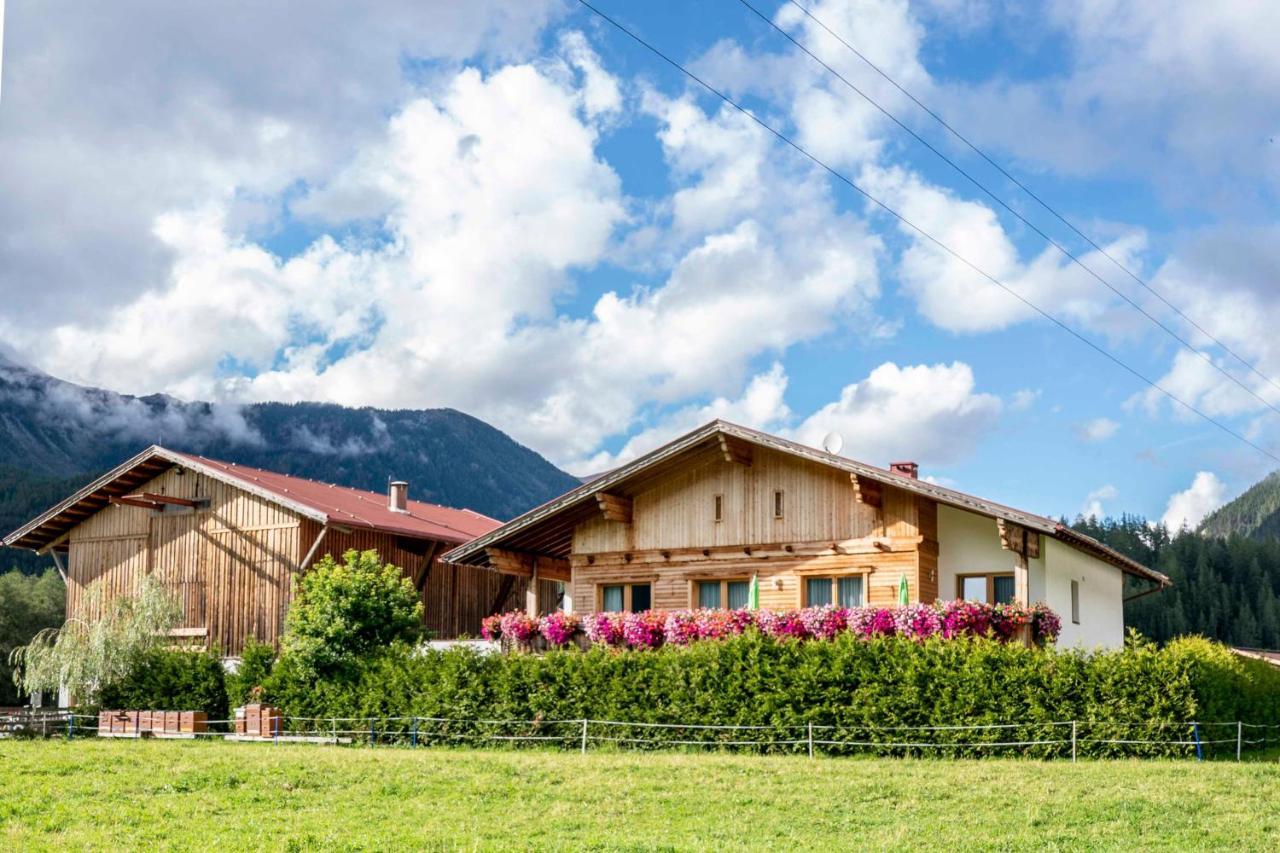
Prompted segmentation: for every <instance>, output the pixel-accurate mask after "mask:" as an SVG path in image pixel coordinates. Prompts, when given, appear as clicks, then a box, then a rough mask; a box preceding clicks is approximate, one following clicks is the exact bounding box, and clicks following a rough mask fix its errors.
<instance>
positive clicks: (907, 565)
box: [573, 447, 938, 612]
mask: <svg viewBox="0 0 1280 853" xmlns="http://www.w3.org/2000/svg"><path fill="white" fill-rule="evenodd" d="M779 489H780V490H782V492H783V495H784V497H783V503H784V506H783V517H782V518H780V519H779V518H775V517H774V512H773V495H774V492H775V491H776V490H779ZM716 495H721V496H723V497H722V500H723V517H722V520H721V521H719V522H717V521H716V520H715V515H714V513H715V496H716ZM625 496H626V497H630V498H631V499H632V506H633V517H632V524H630V525H627V524H624V523H621V522H617V521H608V520H605V519H604V518H603V517H600V518H594V519H591V520H589V521H586V522H584V523H582V524H580V525H579V526H578V528H577V529H576V530H575V531H574V547H573V553H574V556H575V559H574V569H573V573H574V575H573V578H574V579H573V601H574V607H575V609H577V610H579V611H581V612H587V611H591V610H595V609H596V608H597V607H598V606H599V602H598V588H599V586H600V585H601V584H606V583H646V582H647V583H651V584H652V585H653V602H654V607H658V608H682V607H690V606H692V604H693V603H694V600H695V599H694V598H693V582H694V581H696V580H709V579H724V580H734V579H746V578H749V577H750V576H751V575H752V574H753V573H756V572H758V573H759V575H760V578H761V587H760V598H761V600H760V604H761V606H762V607H766V608H778V609H785V608H794V607H799V606H801V604H802V598H803V593H802V587H803V580H804V578H805V577H806V576H808V575H812V574H823V575H830V576H836V575H841V574H864V575H866V576H867V586H866V590H867V593H866V594H867V598H868V602H869V603H871V604H892V603H894V602H896V601H897V600H898V585H899V582H900V580H901V578H902V576H903V575H905V576H906V578H907V584H908V588H909V591H910V597H911V600H913V601H917V600H923V601H933V600H934V599H935V598H936V597H937V594H938V590H937V535H938V533H937V506H936V504H934V502H932V501H929V500H925V499H922V498H918V497H917V496H916V495H914V494H912V493H910V492H906V491H903V490H901V489H896V488H894V487H892V486H884V487H883V489H882V490H881V507H880V508H876V507H872V506H870V505H868V504H863V503H860V502H858V500H857V497H856V492H855V490H854V488H853V484H852V482H851V480H850V478H849V475H848V473H846V472H843V471H839V470H836V469H832V468H829V467H827V466H825V465H820V464H817V463H814V462H810V461H809V460H804V459H797V458H795V457H792V456H790V455H788V454H783V453H778V452H775V451H770V450H768V449H764V448H759V447H757V448H754V458H753V460H752V464H751V465H750V466H745V465H740V464H736V463H732V462H726V461H724V459H723V458H721V457H715V456H712V457H702V458H701V459H700V460H699V461H697V462H695V463H693V464H691V466H690V467H689V468H687V469H683V470H679V471H676V472H673V473H672V474H670V475H667V476H665V477H661V478H659V479H657V480H656V481H654V482H650V483H648V484H646V485H645V486H644V487H643V489H642V490H641V491H638V492H637V493H635V494H629V495H625ZM868 537H889V538H892V539H893V540H894V546H893V547H894V550H892V551H888V552H885V551H880V552H875V553H866V554H848V555H823V556H807V557H799V556H796V557H790V556H785V557H779V556H777V555H776V554H774V555H770V556H768V557H764V556H759V555H757V556H756V557H751V556H747V555H745V554H744V556H743V558H742V559H740V560H738V559H731V560H727V559H724V558H723V556H722V555H718V556H717V557H716V558H711V557H708V558H707V559H704V560H692V561H690V560H686V559H679V560H670V561H666V562H656V563H655V562H653V561H652V555H653V554H654V553H655V552H656V553H658V554H659V555H660V554H661V553H662V552H663V551H675V550H679V549H686V550H687V549H691V548H692V549H698V548H724V547H728V546H739V545H741V546H744V547H754V546H769V545H774V546H777V545H786V544H789V543H823V542H829V543H835V542H842V541H844V540H848V539H867V538H868ZM916 542H920V543H921V545H922V546H923V547H922V548H921V549H920V550H917V548H916V547H915V543H916ZM930 543H931V544H930ZM925 552H928V553H927V554H926V553H925ZM627 554H631V555H633V556H634V555H638V554H646V555H649V556H650V559H646V560H643V561H641V560H635V561H632V562H628V561H627V560H626V555H627ZM585 555H593V556H594V557H595V558H596V560H595V561H594V562H593V563H591V564H585V563H584V561H583V560H581V559H578V558H579V557H582V556H585ZM922 561H924V563H922ZM922 565H925V566H926V569H927V570H926V571H925V572H924V573H923V574H922V573H921V571H920V568H921V566H922Z"/></svg>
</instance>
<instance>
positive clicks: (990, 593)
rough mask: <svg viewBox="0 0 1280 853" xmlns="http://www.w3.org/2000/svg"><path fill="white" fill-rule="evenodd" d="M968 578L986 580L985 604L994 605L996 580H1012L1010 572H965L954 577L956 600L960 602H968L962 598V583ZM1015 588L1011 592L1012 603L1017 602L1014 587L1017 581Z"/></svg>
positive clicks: (1012, 575)
mask: <svg viewBox="0 0 1280 853" xmlns="http://www.w3.org/2000/svg"><path fill="white" fill-rule="evenodd" d="M968 578H986V580H987V603H988V604H995V603H996V578H1014V573H1013V572H1012V571H1008V572H965V573H964V574H958V575H956V598H957V599H959V600H960V601H969V600H970V599H967V598H965V597H964V582H965V580H966V579H968ZM1014 583H1015V587H1014V591H1013V599H1012V603H1017V601H1018V590H1017V587H1016V583H1017V580H1016V579H1015V580H1014Z"/></svg>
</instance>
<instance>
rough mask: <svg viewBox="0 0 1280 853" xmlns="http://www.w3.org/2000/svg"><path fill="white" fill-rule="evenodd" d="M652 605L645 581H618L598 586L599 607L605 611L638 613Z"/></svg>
mask: <svg viewBox="0 0 1280 853" xmlns="http://www.w3.org/2000/svg"><path fill="white" fill-rule="evenodd" d="M652 606H653V590H652V588H651V587H650V586H649V584H647V583H619V584H609V585H608V586H602V587H600V609H601V610H603V611H605V612H607V613H621V612H627V613H639V612H640V611H641V610H648V609H649V608H650V607H652Z"/></svg>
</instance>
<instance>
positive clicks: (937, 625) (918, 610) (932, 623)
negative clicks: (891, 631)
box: [893, 604, 942, 640]
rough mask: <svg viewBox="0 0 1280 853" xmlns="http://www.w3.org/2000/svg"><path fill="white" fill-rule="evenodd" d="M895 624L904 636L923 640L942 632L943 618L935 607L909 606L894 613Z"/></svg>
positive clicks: (926, 605) (925, 605)
mask: <svg viewBox="0 0 1280 853" xmlns="http://www.w3.org/2000/svg"><path fill="white" fill-rule="evenodd" d="M893 624H894V627H895V628H896V629H897V632H898V633H899V634H901V635H902V636H904V637H911V638H913V639H917V640H923V639H926V638H928V637H932V636H933V635H934V634H937V633H938V632H939V631H941V630H942V617H941V616H939V615H938V608H936V607H934V606H933V605H930V604H908V605H906V606H905V607H899V608H898V610H897V612H896V613H894V615H893Z"/></svg>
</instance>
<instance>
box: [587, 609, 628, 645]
mask: <svg viewBox="0 0 1280 853" xmlns="http://www.w3.org/2000/svg"><path fill="white" fill-rule="evenodd" d="M622 617H623V614H621V613H591V614H589V615H587V616H584V617H583V619H582V626H583V629H584V630H585V631H586V632H587V638H588V639H589V640H591V642H593V643H603V644H605V645H607V646H620V645H622V639H623V633H622Z"/></svg>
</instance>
